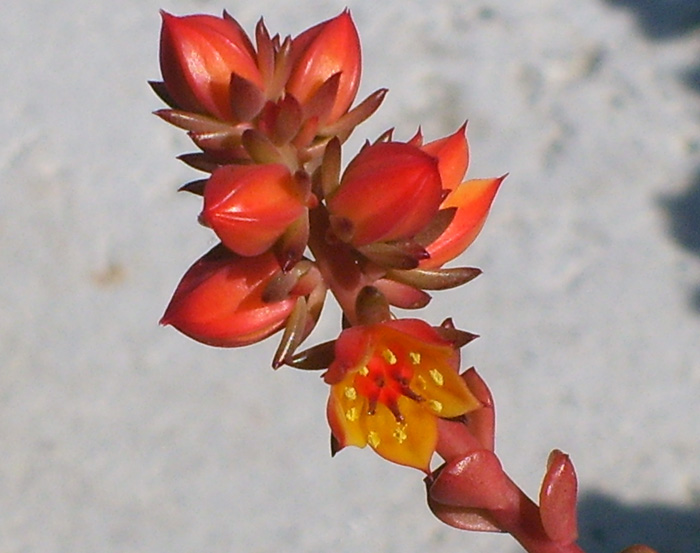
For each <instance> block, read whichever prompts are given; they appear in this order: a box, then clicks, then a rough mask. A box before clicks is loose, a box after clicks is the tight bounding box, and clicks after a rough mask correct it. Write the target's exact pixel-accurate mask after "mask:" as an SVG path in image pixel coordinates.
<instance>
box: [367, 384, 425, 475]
mask: <svg viewBox="0 0 700 553" xmlns="http://www.w3.org/2000/svg"><path fill="white" fill-rule="evenodd" d="M398 407H399V410H400V411H401V414H402V415H403V417H404V420H403V421H401V422H399V421H397V420H396V418H395V417H394V415H393V413H392V412H391V411H390V410H389V409H388V408H387V407H386V406H385V405H382V404H379V405H377V410H376V413H375V414H374V415H371V416H368V417H367V418H366V423H367V443H369V445H370V446H372V449H374V450H375V451H376V452H377V453H378V454H379V455H381V456H382V457H384V458H385V459H387V460H389V461H392V462H394V463H398V464H399V465H405V466H408V467H415V468H417V469H420V470H422V471H425V472H429V470H430V459H431V457H432V456H433V452H434V451H435V447H436V445H437V439H438V432H437V418H436V417H435V415H433V414H432V413H430V412H429V411H428V410H427V409H424V408H423V407H421V406H420V404H419V403H416V402H415V401H413V400H411V399H408V398H406V397H402V398H400V399H399V401H398Z"/></svg>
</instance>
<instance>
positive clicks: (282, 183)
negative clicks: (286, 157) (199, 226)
mask: <svg viewBox="0 0 700 553" xmlns="http://www.w3.org/2000/svg"><path fill="white" fill-rule="evenodd" d="M300 188H301V187H300V186H299V185H298V183H297V181H296V179H295V177H294V176H293V175H292V174H291V173H290V172H289V170H288V169H287V167H286V166H284V165H280V164H271V165H226V166H224V167H221V168H219V169H217V170H216V171H214V173H213V174H212V176H211V177H210V178H209V180H208V181H207V183H206V185H205V187H204V208H203V210H202V214H201V216H200V217H201V220H202V222H203V223H205V224H206V225H208V226H210V227H211V228H212V229H213V230H214V232H215V233H216V234H217V236H218V237H219V238H220V239H221V241H222V242H223V243H224V245H225V246H226V247H227V248H229V249H231V250H233V251H234V252H236V253H237V254H240V255H244V256H253V255H259V254H261V253H263V252H265V251H267V250H269V249H270V248H271V247H272V246H273V244H274V243H275V242H276V241H277V240H278V239H279V238H280V237H281V236H282V235H283V234H284V233H285V231H286V230H287V228H288V227H289V226H290V225H291V224H292V223H294V222H295V221H296V220H297V219H299V218H300V217H301V216H302V215H303V214H304V212H305V210H306V202H305V200H306V198H304V193H303V191H302V190H301V189H300ZM302 249H303V248H302Z"/></svg>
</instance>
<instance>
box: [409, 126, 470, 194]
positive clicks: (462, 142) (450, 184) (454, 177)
mask: <svg viewBox="0 0 700 553" xmlns="http://www.w3.org/2000/svg"><path fill="white" fill-rule="evenodd" d="M466 130H467V125H466V123H465V124H464V125H462V126H461V127H460V128H459V129H457V131H456V132H455V133H454V134H451V135H450V136H446V137H445V138H440V139H438V140H435V141H433V142H429V143H428V144H424V145H423V146H422V147H421V150H423V151H424V152H427V153H428V154H430V155H432V156H435V157H436V158H437V159H438V169H439V171H440V178H441V179H442V188H443V189H444V190H454V189H455V188H457V187H458V186H459V184H460V183H461V182H462V179H463V178H464V174H465V173H466V172H467V168H468V167H469V143H468V142H467V136H466V134H465V132H466Z"/></svg>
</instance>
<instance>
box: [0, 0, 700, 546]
mask: <svg viewBox="0 0 700 553" xmlns="http://www.w3.org/2000/svg"><path fill="white" fill-rule="evenodd" d="M346 4H347V5H348V6H349V7H350V8H351V10H352V13H353V16H354V18H355V21H356V23H357V26H358V28H359V30H360V33H361V36H362V39H363V46H364V55H365V59H366V65H365V73H364V76H363V85H362V89H361V93H365V94H367V93H369V92H371V91H372V90H374V89H376V88H378V87H381V86H388V87H389V88H390V89H391V93H390V95H389V96H388V98H387V100H386V102H385V105H384V106H383V107H382V109H381V110H380V111H379V113H378V114H377V115H376V116H375V117H374V119H373V120H372V121H371V122H368V123H367V124H366V125H364V126H363V127H361V128H360V130H359V132H358V133H357V135H356V136H355V137H354V139H353V140H352V141H351V142H350V144H349V146H348V150H347V151H348V152H352V151H354V149H356V148H357V147H358V145H359V144H360V143H361V140H363V139H364V138H365V137H373V136H376V135H377V134H379V133H380V132H381V131H382V130H384V129H385V128H387V127H390V126H395V127H396V129H397V136H398V137H400V138H408V137H409V136H410V135H412V134H413V132H414V131H415V128H416V127H417V126H418V125H419V124H421V125H422V126H423V130H424V132H425V135H426V137H427V138H428V139H432V138H435V137H438V136H442V135H444V134H447V133H449V132H452V131H453V130H454V129H455V128H457V127H458V126H459V125H460V124H461V123H462V122H463V119H466V118H468V119H469V120H470V123H469V133H470V139H471V144H472V154H473V163H472V168H471V170H470V175H471V176H480V177H486V176H495V175H498V174H502V173H504V172H506V171H509V172H510V176H509V177H508V179H507V180H506V183H505V185H504V187H503V189H502V191H501V192H500V195H499V197H498V199H497V202H496V205H495V208H494V210H493V212H492V217H491V218H490V221H489V223H488V225H487V227H486V229H485V230H484V232H483V234H482V236H481V237H480V239H479V240H478V241H477V243H476V244H475V245H474V247H473V248H471V249H470V250H469V251H468V252H467V253H466V254H465V255H464V257H463V261H464V263H466V264H472V265H477V266H479V267H481V268H483V269H484V272H485V274H484V275H483V276H482V277H480V278H479V279H478V280H477V281H475V282H474V283H471V284H469V285H467V286H465V287H464V289H462V290H461V291H460V292H457V293H444V294H437V295H436V297H435V300H434V302H433V304H432V306H431V307H430V308H429V310H427V311H426V313H425V316H426V317H427V318H429V319H430V320H431V321H434V322H439V321H440V320H441V318H442V317H444V316H447V315H453V316H454V317H455V320H456V321H457V323H458V324H459V325H460V326H462V327H465V328H467V329H469V330H472V331H475V332H478V333H480V334H481V335H482V336H483V337H482V338H481V339H480V340H478V341H477V342H475V343H474V344H473V345H470V346H469V348H468V350H467V352H466V355H465V362H466V363H469V364H475V365H477V367H478V368H479V369H480V371H481V373H482V375H483V376H484V377H485V378H486V380H487V381H488V382H489V383H490V385H491V387H492V389H493V392H494V395H495V397H496V403H497V407H498V412H499V440H498V444H499V452H500V455H501V457H502V459H503V462H504V464H505V466H506V467H507V468H508V470H509V471H510V473H511V474H512V475H513V476H514V478H515V479H516V481H518V482H519V483H520V484H521V485H522V486H523V487H524V488H525V489H526V490H527V491H528V492H529V493H530V494H532V495H535V494H536V491H537V487H538V484H539V480H540V478H541V476H542V472H543V470H544V463H545V460H546V457H547V454H548V452H549V450H550V449H552V448H554V447H557V448H560V449H563V450H565V451H567V452H568V453H570V454H571V455H572V458H573V461H574V463H575V465H576V467H577V470H578V474H579V477H580V483H581V488H582V491H583V493H584V495H583V500H582V503H581V517H582V520H581V533H582V544H583V545H584V547H585V548H586V549H587V550H590V551H598V552H603V553H608V552H609V553H612V552H613V551H617V550H619V549H621V548H622V547H623V546H624V545H629V544H630V543H632V542H639V541H642V542H643V541H646V542H648V543H649V544H650V545H653V546H655V547H658V548H659V550H660V551H662V552H665V553H691V552H693V551H698V550H700V537H699V536H700V507H699V500H698V494H699V491H700V463H698V459H699V458H700V432H699V431H698V420H700V257H699V256H700V178H699V177H698V175H700V154H699V152H700V136H699V133H698V120H699V117H700V113H699V112H698V106H699V104H698V93H699V92H700V66H699V65H698V61H697V60H698V53H699V52H700V34H699V33H700V4H699V3H698V2H697V1H696V0H685V1H682V0H540V1H539V2H512V1H510V0H480V1H469V2H466V1H464V0H451V1H447V0H443V1H441V0H436V1H435V2H433V3H432V7H431V8H430V9H427V8H426V5H427V4H426V3H424V2H419V1H417V0H410V1H399V0H393V1H385V2H376V1H374V2H367V1H361V0H348V1H347V2H336V1H320V0H317V1H313V2H306V3H301V4H300V3H299V2H292V1H281V2H274V1H272V0H258V1H256V2H245V3H244V2H239V3H236V2H231V3H228V4H222V3H220V2H211V1H169V2H155V1H153V0H124V1H123V2H120V3H116V4H115V3H106V2H95V1H87V0H69V1H68V2H55V1H47V0H44V1H41V0H9V5H8V3H7V2H6V3H5V4H4V5H3V15H2V18H1V19H0V30H1V33H2V36H3V39H4V40H3V48H2V49H0V74H1V75H2V95H1V96H0V125H1V128H2V129H3V134H4V140H3V141H2V143H0V167H1V168H2V201H1V202H0V263H1V264H2V274H3V277H2V281H3V284H2V287H0V353H1V354H2V365H1V366H0V451H1V454H0V551H2V552H3V553H20V552H35V551H36V552H42V553H57V552H71V553H83V552H85V553H87V552H90V553H92V552H96V551H99V552H101V553H110V552H123V551H129V552H133V553H139V552H144V553H145V552H159V551H163V552H166V551H167V552H168V553H178V552H189V551H209V552H212V551H235V552H238V551H241V552H251V553H268V552H275V553H277V552H280V551H290V552H317V551H319V552H320V551H330V550H332V551H335V552H338V553H343V552H351V551H353V552H354V551H382V552H384V553H394V552H397V553H398V552H401V553H408V552H413V551H435V552H451V551H454V552H457V551H460V552H461V551H471V552H475V553H477V552H482V551H483V552H487V551H507V552H515V551H518V547H517V546H516V545H515V544H514V542H512V541H511V540H509V538H507V537H504V536H492V535H486V536H484V535H475V534H465V533H460V532H458V531H456V530H452V529H448V528H446V527H442V526H441V525H440V524H439V523H438V522H437V521H436V520H435V519H433V518H432V516H431V515H430V513H429V512H428V510H427V508H426V507H425V504H424V500H423V488H422V483H421V480H420V476H419V474H418V473H416V472H415V471H412V470H409V469H403V468H398V467H394V466H390V465H389V464H388V463H385V462H382V461H381V460H380V459H379V458H377V457H376V456H375V455H373V454H371V453H370V452H368V451H360V450H353V451H343V452H342V453H341V454H339V455H338V456H337V457H336V458H335V459H333V460H331V459H330V458H329V455H328V438H327V433H328V431H327V427H326V423H325V420H324V404H325V396H326V389H325V387H324V385H323V384H322V383H321V382H320V381H319V379H318V378H316V377H315V376H314V375H308V374H302V373H296V372H293V371H291V370H280V371H278V372H277V373H273V371H271V370H269V368H268V367H269V358H270V356H271V353H272V351H273V349H274V344H273V343H265V344H262V345H257V346H254V347H250V348H247V349H246V350H245V351H228V350H215V349H211V348H207V347H204V346H201V345H198V344H196V343H193V342H190V341H188V340H187V339H185V338H183V337H182V336H180V335H178V334H177V333H176V332H174V331H172V330H170V329H162V328H159V327H158V326H157V321H158V318H159V316H160V315H161V313H162V310H163V308H164V306H165V305H166V303H167V301H168V299H169V295H170V293H171V291H172V290H173V288H174V286H175V284H176V282H177V280H178V279H179V277H180V275H181V274H182V272H183V271H184V270H185V269H186V268H187V267H188V266H189V264H190V263H191V262H192V261H193V260H194V259H196V258H197V257H198V256H199V255H200V254H201V253H203V252H204V251H206V249H207V248H208V246H209V245H210V244H212V243H213V240H212V237H211V235H210V234H209V233H208V232H206V231H205V230H204V229H201V228H199V227H198V226H197V224H196V222H195V216H196V213H197V211H198V206H197V202H196V200H194V199H193V198H189V197H185V196H182V195H177V194H176V193H175V190H176V188H177V187H178V186H179V185H180V184H181V183H183V182H186V181H187V180H189V179H191V178H192V176H193V174H194V173H193V172H192V171H190V170H188V169H187V168H186V167H184V166H182V165H180V164H178V162H176V161H175V160H174V155H176V154H178V153H182V152H185V151H189V150H190V149H191V148H190V146H189V144H188V142H187V140H186V138H185V137H184V136H183V135H182V133H181V132H179V131H178V130H176V129H174V128H171V127H169V126H167V125H166V124H164V123H162V122H161V121H159V120H158V119H157V118H155V117H153V116H152V115H150V114H149V112H150V111H151V110H154V109H157V108H158V107H160V104H159V101H158V99H157V98H156V97H155V96H154V95H153V94H152V93H151V91H150V90H149V89H148V87H147V86H146V80H147V79H154V78H158V76H159V73H158V64H157V46H158V32H159V17H158V13H157V10H158V8H160V7H162V8H165V9H167V10H169V11H172V12H174V13H177V14H184V13H189V12H193V11H205V12H209V13H217V12H219V11H220V10H221V9H222V8H224V7H226V8H227V9H229V11H231V13H232V14H234V15H235V16H236V17H237V18H238V19H239V20H240V21H241V23H242V24H243V25H244V26H245V27H246V28H247V29H249V30H252V29H253V26H254V24H255V21H256V20H257V18H258V17H259V16H260V15H261V14H262V15H264V16H265V19H266V21H267V23H268V25H269V27H270V28H271V29H273V30H275V31H278V32H280V33H283V34H287V33H297V32H299V31H301V30H302V29H304V28H305V27H307V26H309V25H311V24H314V23H316V22H318V21H319V20H321V19H325V18H328V17H330V16H333V15H335V14H336V13H338V12H339V11H340V10H341V9H342V8H343V7H344V6H345V5H346ZM349 155H350V154H349V153H348V154H346V159H348V156H349ZM326 315H327V316H326V317H325V318H324V321H323V324H322V325H321V327H320V328H319V332H318V334H317V337H318V339H319V340H320V339H327V338H328V337H330V336H332V335H333V333H334V332H335V329H336V328H337V315H338V314H337V311H336V310H334V309H328V311H327V313H326Z"/></svg>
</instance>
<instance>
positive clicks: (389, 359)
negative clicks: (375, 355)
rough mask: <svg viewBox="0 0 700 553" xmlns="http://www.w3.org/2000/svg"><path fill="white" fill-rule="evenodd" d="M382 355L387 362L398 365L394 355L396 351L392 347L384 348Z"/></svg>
mask: <svg viewBox="0 0 700 553" xmlns="http://www.w3.org/2000/svg"><path fill="white" fill-rule="evenodd" d="M382 357H383V358H384V360H385V361H386V362H387V363H389V365H396V355H394V352H393V351H391V350H390V349H388V348H384V350H383V351H382Z"/></svg>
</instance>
